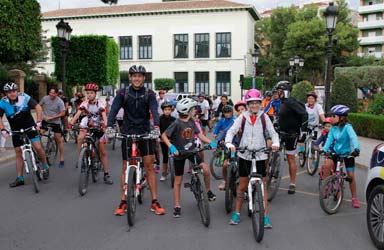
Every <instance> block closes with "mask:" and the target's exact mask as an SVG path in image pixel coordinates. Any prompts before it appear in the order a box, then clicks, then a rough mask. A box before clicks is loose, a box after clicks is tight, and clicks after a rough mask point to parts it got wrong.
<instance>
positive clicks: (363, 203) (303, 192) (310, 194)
mask: <svg viewBox="0 0 384 250" xmlns="http://www.w3.org/2000/svg"><path fill="white" fill-rule="evenodd" d="M279 190H282V191H288V188H279ZM296 193H299V194H305V195H309V196H313V197H319V194H318V193H311V192H306V191H300V190H296ZM343 201H346V202H352V200H351V199H343ZM360 204H362V205H364V206H366V205H367V203H365V202H362V201H360Z"/></svg>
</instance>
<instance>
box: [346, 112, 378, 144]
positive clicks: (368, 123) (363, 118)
mask: <svg viewBox="0 0 384 250" xmlns="http://www.w3.org/2000/svg"><path fill="white" fill-rule="evenodd" d="M348 117H349V120H350V122H351V124H352V126H353V128H354V129H355V131H356V133H357V134H358V135H359V136H364V137H369V138H374V139H378V140H384V126H383V124H384V116H383V115H373V114H368V113H350V114H349V116H348Z"/></svg>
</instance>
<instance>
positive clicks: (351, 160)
mask: <svg viewBox="0 0 384 250" xmlns="http://www.w3.org/2000/svg"><path fill="white" fill-rule="evenodd" d="M331 159H332V161H333V166H334V168H336V164H337V159H336V158H331ZM343 159H344V165H345V169H346V170H347V171H348V172H353V171H355V157H344V158H343Z"/></svg>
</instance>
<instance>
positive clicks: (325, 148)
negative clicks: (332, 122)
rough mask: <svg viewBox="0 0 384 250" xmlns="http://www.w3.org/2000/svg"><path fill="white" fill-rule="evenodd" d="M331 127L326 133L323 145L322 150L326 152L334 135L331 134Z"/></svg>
mask: <svg viewBox="0 0 384 250" xmlns="http://www.w3.org/2000/svg"><path fill="white" fill-rule="evenodd" d="M333 131H334V130H333V129H331V130H330V131H329V133H328V138H327V141H326V142H325V145H324V147H323V151H324V152H328V150H329V147H330V146H331V145H332V143H333V140H334V135H333Z"/></svg>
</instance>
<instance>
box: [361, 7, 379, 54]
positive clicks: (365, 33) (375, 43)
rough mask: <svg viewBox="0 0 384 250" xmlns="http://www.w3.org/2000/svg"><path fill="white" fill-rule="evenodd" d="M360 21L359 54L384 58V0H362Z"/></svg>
mask: <svg viewBox="0 0 384 250" xmlns="http://www.w3.org/2000/svg"><path fill="white" fill-rule="evenodd" d="M358 12H359V14H360V21H359V23H358V28H359V29H360V37H359V39H360V49H359V55H360V56H363V55H373V56H375V57H376V58H379V59H383V58H384V19H383V18H384V1H383V0H360V6H359V9H358Z"/></svg>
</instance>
